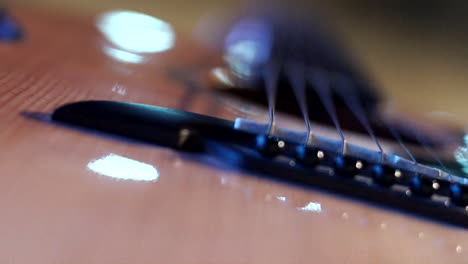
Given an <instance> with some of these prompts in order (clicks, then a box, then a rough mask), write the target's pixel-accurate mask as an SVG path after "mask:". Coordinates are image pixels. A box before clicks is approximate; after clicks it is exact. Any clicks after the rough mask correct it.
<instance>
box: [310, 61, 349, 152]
mask: <svg viewBox="0 0 468 264" xmlns="http://www.w3.org/2000/svg"><path fill="white" fill-rule="evenodd" d="M323 75H324V74H323V73H322V72H320V71H318V70H311V71H310V76H309V81H310V82H311V83H312V87H313V88H314V89H315V91H316V93H317V95H318V96H319V98H320V101H321V102H322V104H323V106H324V107H325V110H326V111H327V113H328V115H329V116H330V118H331V120H332V122H333V124H334V125H335V128H336V130H337V131H338V134H339V135H340V137H341V142H342V148H343V149H342V153H343V154H344V152H345V137H344V134H343V131H342V130H341V126H340V122H339V121H338V116H337V114H336V109H335V104H334V103H333V100H332V97H331V93H330V81H329V79H327V78H326V77H325V76H323Z"/></svg>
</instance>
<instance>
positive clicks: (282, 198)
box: [276, 196, 286, 202]
mask: <svg viewBox="0 0 468 264" xmlns="http://www.w3.org/2000/svg"><path fill="white" fill-rule="evenodd" d="M276 199H278V200H280V201H283V202H285V201H286V197H284V196H278V197H276Z"/></svg>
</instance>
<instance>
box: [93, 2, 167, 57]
mask: <svg viewBox="0 0 468 264" xmlns="http://www.w3.org/2000/svg"><path fill="white" fill-rule="evenodd" d="M97 27H98V29H99V30H100V31H101V32H102V34H104V36H105V37H106V38H107V40H109V41H110V42H111V43H112V44H114V45H115V46H117V47H119V48H121V49H123V50H124V51H127V52H137V53H156V52H163V51H166V50H168V49H170V48H172V47H173V46H174V42H175V35H174V31H173V29H172V27H171V25H170V24H169V23H166V22H164V21H162V20H160V19H158V18H155V17H152V16H149V15H146V14H142V13H139V12H134V11H126V10H116V11H110V12H107V13H104V14H103V15H101V16H100V17H99V18H98V20H97Z"/></svg>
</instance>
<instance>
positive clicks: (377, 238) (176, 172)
mask: <svg viewBox="0 0 468 264" xmlns="http://www.w3.org/2000/svg"><path fill="white" fill-rule="evenodd" d="M13 12H14V14H15V16H16V17H17V18H19V19H20V21H22V23H23V25H24V27H25V28H26V30H27V32H28V35H27V38H26V39H25V41H24V42H22V43H19V44H0V58H1V61H0V102H1V104H0V114H1V116H2V118H1V119H0V124H1V128H2V129H1V131H0V146H1V149H2V151H0V168H1V174H0V212H1V221H0V262H1V263H38V264H39V263H269V264H270V263H425V264H429V263H467V261H468V236H467V234H468V233H467V232H466V231H465V230H463V229H458V228H454V227H451V226H446V225H443V224H440V223H434V222H430V221H427V220H425V219H420V218H416V217H413V216H409V215H405V214H401V213H399V212H395V211H389V210H385V209H382V208H378V207H375V206H372V205H368V204H365V203H362V202H358V201H353V200H349V199H345V198H343V197H338V196H335V195H331V194H327V193H324V192H321V191H318V190H314V189H306V188H302V187H298V186H293V185H288V184H285V183H280V182H275V181H270V180H266V179H261V178H257V177H254V175H249V174H244V173H241V172H238V171H236V170H233V169H228V168H225V167H223V166H222V165H219V164H212V163H210V162H209V161H207V160H204V159H200V157H196V156H191V155H187V154H185V155H183V154H180V153H177V152H175V151H172V150H169V149H165V148H161V147H158V146H152V145H147V144H141V143H137V142H131V141H128V140H123V139H120V138H114V137H110V136H107V135H102V134H96V133H91V132H89V131H83V130H78V129H74V128H71V127H65V126H61V125H57V124H54V123H52V122H50V121H49V120H48V119H47V115H44V114H47V113H51V111H53V109H55V108H56V107H58V106H59V105H61V104H64V103H67V102H73V101H78V100H85V99H110V100H121V101H129V102H138V103H147V104H153V105H159V106H165V107H172V108H177V109H184V110H189V111H194V112H198V113H204V114H209V115H215V116H218V117H222V118H226V119H234V118H235V117H237V116H239V115H242V116H244V117H249V118H252V119H261V118H263V117H264V113H265V111H264V110H262V109H259V108H255V107H251V108H250V109H248V110H249V111H246V108H245V107H241V106H239V104H231V105H229V104H226V100H225V99H220V98H219V97H218V96H217V95H215V94H211V93H210V92H207V91H200V90H198V89H194V88H190V87H188V86H187V85H184V83H183V82H181V81H180V80H178V79H176V78H174V77H173V76H174V75H173V74H171V72H174V70H175V71H176V72H178V71H181V72H185V71H186V69H194V67H195V66H197V65H199V64H200V61H202V62H206V59H204V54H205V53H204V52H203V51H201V50H200V49H198V48H197V47H196V46H195V45H193V43H191V42H189V41H186V40H184V38H183V37H181V36H177V42H176V43H177V44H176V46H175V47H174V49H172V50H170V51H168V52H165V53H158V54H153V55H148V56H147V57H145V63H143V64H128V63H122V62H119V61H116V60H115V59H113V58H111V57H109V56H107V55H106V54H104V52H103V48H104V47H105V46H106V45H110V43H109V42H107V41H106V40H105V39H104V37H103V36H102V35H101V34H100V33H99V32H98V31H97V29H96V28H95V18H94V17H72V16H61V15H59V14H57V13H53V12H49V13H48V12H46V11H31V10H25V9H13ZM282 118H283V119H285V121H287V122H291V123H293V122H294V121H292V120H288V119H287V117H282ZM105 157H125V158H127V159H131V160H133V161H134V162H136V163H133V164H146V166H151V167H153V168H154V169H156V170H157V171H158V177H157V178H156V179H153V180H152V181H135V180H122V179H114V178H111V177H106V175H102V173H101V174H99V173H96V172H95V171H93V170H91V169H90V164H92V162H96V161H99V160H103V159H104V158H105ZM120 160H121V159H120ZM111 165H115V166H116V167H118V165H119V164H111ZM107 166H110V165H109V164H108V165H107ZM135 166H136V165H135ZM153 172H154V171H153ZM138 173H141V172H138V171H135V174H138Z"/></svg>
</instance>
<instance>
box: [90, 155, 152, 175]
mask: <svg viewBox="0 0 468 264" xmlns="http://www.w3.org/2000/svg"><path fill="white" fill-rule="evenodd" d="M88 169H90V170H92V171H94V172H96V173H98V174H101V175H103V176H108V177H112V178H115V179H123V180H134V181H156V180H157V179H158V177H159V172H158V170H157V169H156V168H155V167H154V166H151V165H149V164H146V163H143V162H140V161H136V160H133V159H129V158H125V157H122V156H119V155H116V154H109V155H107V156H104V157H102V158H100V159H97V160H93V161H91V162H90V163H88Z"/></svg>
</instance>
